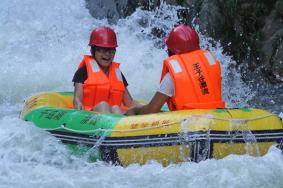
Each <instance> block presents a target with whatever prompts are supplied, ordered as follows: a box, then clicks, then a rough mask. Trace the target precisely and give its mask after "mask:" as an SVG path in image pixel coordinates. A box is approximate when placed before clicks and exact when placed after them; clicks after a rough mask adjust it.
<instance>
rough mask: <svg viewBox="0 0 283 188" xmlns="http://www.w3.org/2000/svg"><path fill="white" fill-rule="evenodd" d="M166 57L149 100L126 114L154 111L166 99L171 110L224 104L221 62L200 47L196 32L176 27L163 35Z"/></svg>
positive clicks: (156, 110) (185, 27)
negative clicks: (165, 35)
mask: <svg viewBox="0 0 283 188" xmlns="http://www.w3.org/2000/svg"><path fill="white" fill-rule="evenodd" d="M165 43H166V46H167V49H168V56H169V57H168V58H167V59H165V60H164V62H163V70H162V73H161V79H160V80H161V81H160V86H159V89H158V90H157V92H156V93H155V95H154V96H153V98H152V99H151V101H150V102H149V104H147V105H144V106H139V107H133V108H130V109H128V111H127V112H126V113H125V114H126V115H135V114H149V113H157V112H159V111H160V109H161V107H162V106H163V104H164V103H165V102H167V104H168V107H169V109H170V110H171V111H174V110H185V109H214V108H224V107H225V103H224V102H223V100H222V97H221V70H220V63H219V62H218V61H217V60H216V58H215V57H214V56H213V55H212V54H211V52H209V51H207V50H203V49H200V46H199V37H198V34H197V32H196V31H195V30H194V29H193V28H192V27H190V26H187V25H179V26H177V27H175V28H174V29H173V30H172V31H171V32H170V33H169V35H168V37H167V38H166V39H165Z"/></svg>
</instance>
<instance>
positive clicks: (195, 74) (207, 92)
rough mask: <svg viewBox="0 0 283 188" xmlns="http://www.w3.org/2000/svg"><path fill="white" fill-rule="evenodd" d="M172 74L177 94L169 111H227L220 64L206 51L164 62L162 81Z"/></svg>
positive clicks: (171, 102)
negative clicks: (223, 99)
mask: <svg viewBox="0 0 283 188" xmlns="http://www.w3.org/2000/svg"><path fill="white" fill-rule="evenodd" d="M167 72H169V73H170V75H171V77H172V79H173V82H174V86H175V95H174V96H173V97H171V98H169V100H168V101H167V104H168V107H169V109H170V110H183V109H213V108H224V107H225V103H224V102H223V101H222V98H221V70H220V63H219V62H218V61H217V60H216V59H215V57H214V56H213V55H212V54H211V53H210V52H209V51H206V50H195V51H193V52H189V53H184V54H179V55H173V56H171V57H169V58H167V59H165V60H164V62H163V70H162V74H161V80H162V79H163V77H164V75H165V74H166V73H167Z"/></svg>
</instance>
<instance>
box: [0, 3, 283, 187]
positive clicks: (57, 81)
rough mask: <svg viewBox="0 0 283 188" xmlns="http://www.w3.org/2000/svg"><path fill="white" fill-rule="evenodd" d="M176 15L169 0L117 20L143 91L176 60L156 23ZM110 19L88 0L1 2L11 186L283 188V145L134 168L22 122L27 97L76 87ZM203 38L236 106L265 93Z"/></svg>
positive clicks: (137, 91)
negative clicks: (78, 153)
mask: <svg viewBox="0 0 283 188" xmlns="http://www.w3.org/2000/svg"><path fill="white" fill-rule="evenodd" d="M176 22H177V16H176V7H169V6H166V5H163V7H162V8H161V9H160V10H156V11H153V12H147V11H142V10H137V11H136V12H135V13H134V14H133V15H131V16H129V17H127V18H125V19H120V20H119V21H118V22H117V23H116V24H115V25H110V26H111V27H113V28H114V30H115V31H116V32H117V36H118V45H119V47H118V49H117V54H116V57H115V60H116V61H118V62H122V64H121V70H122V72H123V73H124V74H125V76H126V78H127V80H128V82H129V90H130V92H131V94H132V95H133V96H134V97H135V98H138V99H144V100H148V99H150V98H151V96H152V95H153V93H154V91H155V89H156V87H157V86H158V81H159V75H160V72H161V67H162V60H163V59H164V58H165V57H166V52H165V50H164V46H163V44H162V41H161V40H160V39H156V38H154V37H153V36H152V35H151V29H152V28H154V27H161V28H163V29H164V30H165V31H167V32H168V31H169V29H170V28H172V26H173V25H174V24H175V23H176ZM101 25H109V23H108V22H107V20H106V19H100V20H98V19H94V18H92V17H91V16H90V15H89V13H88V10H87V9H86V8H85V2H84V1H83V0H69V1H57V0H49V1H44V0H38V1H35V0H24V1H22V0H1V2H0V62H1V74H0V78H1V79H0V187H1V188H2V187H3V188H6V187H7V188H9V187H24V188H25V187H27V188H33V187H34V188H35V187H44V188H45V187H46V188H48V187H54V188H56V187H58V188H64V187H66V188H67V187H68V188H69V187H98V188H100V187H101V188H103V187H117V188H118V187H119V188H120V187H129V188H130V187H168V188H169V187H283V158H282V154H281V151H279V150H278V149H276V148H275V147H272V148H271V149H270V151H269V152H268V153H267V154H266V155H265V156H263V157H252V156H248V155H244V156H236V155H231V156H228V157H226V158H224V159H222V160H214V159H211V160H207V161H203V162H200V163H190V162H187V163H183V164H177V165H176V164H174V165H169V166H168V167H162V166H161V165H160V164H158V163H156V162H154V161H151V162H149V163H148V164H146V165H144V166H139V165H137V164H133V165H130V166H128V167H126V168H124V167H120V166H111V165H109V164H105V163H103V162H96V163H88V162H86V160H85V159H83V158H77V157H75V156H72V155H70V153H69V152H68V150H67V148H66V147H65V146H64V145H63V144H61V143H60V142H58V141H57V140H56V139H55V138H54V137H52V136H51V135H50V134H48V133H46V132H44V131H42V130H39V129H37V128H35V127H33V126H32V124H31V123H27V122H24V121H22V120H20V119H19V112H20V110H21V108H22V103H23V100H24V99H25V98H26V97H28V96H30V95H32V94H33V93H36V92H41V91H70V90H72V89H73V85H72V82H71V79H72V76H73V73H74V71H75V70H76V67H77V66H78V64H79V62H80V60H81V58H82V56H83V55H84V54H87V53H89V47H88V46H87V43H88V38H89V34H90V32H91V30H92V29H93V28H95V27H97V26H101ZM195 27H196V28H198V27H197V26H195ZM200 38H201V46H202V47H203V48H209V49H210V50H211V51H212V53H213V54H215V56H216V57H217V58H218V59H219V60H220V61H221V63H222V77H223V96H224V99H225V100H226V101H227V106H228V107H244V106H248V102H249V101H250V100H252V98H253V96H255V93H254V92H253V91H252V90H251V89H250V88H249V86H247V85H245V84H244V83H243V82H242V81H241V79H240V75H239V73H237V71H235V70H231V68H230V67H231V66H232V65H233V64H235V62H234V61H233V60H232V58H231V57H229V56H227V55H225V54H224V53H223V50H222V47H221V46H220V45H219V43H218V42H217V41H214V40H213V39H210V38H208V37H206V36H204V35H202V34H201V31H200ZM269 110H271V111H272V110H273V109H269Z"/></svg>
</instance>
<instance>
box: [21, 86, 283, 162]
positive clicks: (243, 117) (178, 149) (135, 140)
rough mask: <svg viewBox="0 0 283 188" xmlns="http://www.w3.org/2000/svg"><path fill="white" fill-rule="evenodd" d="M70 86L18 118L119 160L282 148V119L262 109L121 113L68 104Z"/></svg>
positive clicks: (80, 148) (40, 97)
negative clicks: (107, 112) (96, 110)
mask: <svg viewBox="0 0 283 188" xmlns="http://www.w3.org/2000/svg"><path fill="white" fill-rule="evenodd" d="M72 101H73V93H72V92H46V93H39V94H35V95H33V96H31V97H30V98H28V99H27V100H26V101H25V104H24V107H23V110H22V112H21V118H22V119H24V120H26V121H31V122H33V123H34V124H35V126H37V127H39V128H41V129H43V130H46V131H49V132H50V133H51V134H52V135H53V136H55V137H57V138H58V139H59V140H60V141H62V142H63V143H66V144H67V145H68V146H69V148H70V149H72V151H74V152H75V153H77V154H78V153H79V154H80V155H84V154H86V153H87V154H88V155H89V154H93V155H92V156H89V158H91V159H94V160H103V161H107V162H110V163H114V164H119V165H122V166H127V165H129V164H132V163H139V164H145V163H146V162H147V161H149V160H156V161H158V162H160V163H162V164H163V165H168V164H170V163H179V162H185V161H194V162H199V161H202V160H205V159H209V158H215V159H221V158H223V157H225V156H227V155H230V154H239V155H242V154H250V155H253V156H261V155H264V154H266V153H267V151H268V149H269V148H270V146H271V145H277V147H279V148H281V147H282V146H281V145H282V141H283V123H282V121H281V120H280V118H279V117H278V116H277V115H275V114H272V113H270V112H267V111H265V110H261V109H253V108H241V109H213V110H183V111H174V112H169V111H167V112H160V113H156V114H150V115H137V116H123V115H113V114H97V113H94V112H88V111H83V110H81V111H79V110H75V109H72V106H73V105H72Z"/></svg>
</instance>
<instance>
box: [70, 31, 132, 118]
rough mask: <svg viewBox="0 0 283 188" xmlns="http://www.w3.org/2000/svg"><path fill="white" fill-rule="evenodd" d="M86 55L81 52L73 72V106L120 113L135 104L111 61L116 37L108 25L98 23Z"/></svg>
mask: <svg viewBox="0 0 283 188" xmlns="http://www.w3.org/2000/svg"><path fill="white" fill-rule="evenodd" d="M89 46H90V47H91V49H90V52H91V56H90V55H85V56H84V58H83V60H82V62H81V63H80V64H79V67H78V69H77V71H76V72H75V74H74V77H73V82H74V100H73V104H74V108H75V109H79V110H82V109H84V110H89V111H95V112H101V113H115V114H122V113H123V112H124V111H125V110H126V109H127V107H132V106H135V105H137V103H136V102H135V101H134V100H133V98H132V97H131V95H130V93H129V91H128V89H127V86H128V83H127V81H126V79H125V77H124V75H123V74H122V73H121V71H120V69H119V63H117V62H114V61H113V59H114V56H115V52H116V47H117V46H118V45H117V39H116V34H115V32H114V31H113V30H112V29H111V28H109V27H98V28H96V29H94V30H93V31H92V33H91V35H90V40H89Z"/></svg>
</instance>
